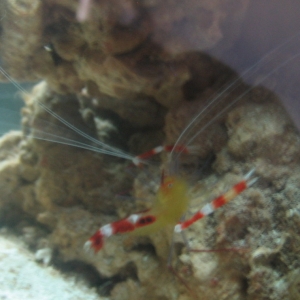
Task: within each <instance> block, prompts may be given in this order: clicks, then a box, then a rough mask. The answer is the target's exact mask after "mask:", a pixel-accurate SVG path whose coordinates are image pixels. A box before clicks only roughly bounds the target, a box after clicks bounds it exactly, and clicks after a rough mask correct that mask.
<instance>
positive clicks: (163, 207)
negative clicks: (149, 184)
mask: <svg viewBox="0 0 300 300" xmlns="http://www.w3.org/2000/svg"><path fill="white" fill-rule="evenodd" d="M188 203H189V198H188V185H187V182H186V181H185V180H184V179H182V178H178V177H175V176H167V177H165V178H164V181H163V183H162V184H161V185H160V187H159V190H158V192H157V194H156V198H155V201H154V204H153V207H152V208H151V209H150V210H149V211H147V212H146V213H144V214H143V215H144V216H154V217H155V218H156V220H155V222H153V223H152V224H149V225H148V226H145V227H140V228H137V229H135V230H134V231H132V232H131V234H133V235H148V234H151V233H154V232H156V231H158V230H160V229H162V228H164V227H166V226H168V225H172V226H174V225H176V224H177V223H178V222H179V220H180V217H182V215H183V214H184V213H185V212H186V210H187V208H188Z"/></svg>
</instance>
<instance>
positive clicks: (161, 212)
mask: <svg viewBox="0 0 300 300" xmlns="http://www.w3.org/2000/svg"><path fill="white" fill-rule="evenodd" d="M282 46H286V45H285V44H283V45H282ZM277 50H278V49H277ZM279 50H280V49H279ZM275 52H276V51H275ZM297 55H299V54H297ZM295 57H296V56H293V57H291V59H290V61H292V59H293V58H295ZM266 58H267V59H269V58H272V57H271V56H270V55H269V56H267V57H266ZM288 62H289V61H286V62H285V63H288ZM261 63H263V64H264V63H265V61H264V60H262V62H260V63H259V64H261ZM259 64H258V66H259ZM256 67H257V66H256ZM278 68H280V66H279V67H278ZM254 69H255V68H253V69H250V70H248V71H247V72H246V74H245V75H246V76H249V77H251V76H252V75H253V76H255V74H256V70H254ZM253 70H254V71H253ZM275 71H276V70H274V69H273V70H272V72H275ZM2 72H3V73H4V74H5V72H4V70H2ZM6 75H7V76H8V74H6ZM269 75H270V73H268V74H266V75H265V77H263V78H262V79H260V82H258V83H261V82H263V80H264V79H265V78H266V77H268V76H269ZM8 78H9V79H10V80H11V81H12V79H11V78H10V77H9V76H8ZM240 87H241V82H240V81H239V80H237V81H233V83H232V84H229V86H228V87H227V89H225V90H224V91H223V92H220V94H219V96H218V97H216V98H213V99H212V100H209V101H208V104H207V106H205V107H204V109H201V111H200V112H199V113H197V114H196V116H195V117H194V118H192V121H191V122H190V123H188V125H187V127H185V130H183V131H182V135H180V137H179V138H178V136H177V137H176V140H175V143H174V144H173V145H172V146H162V147H158V148H155V149H154V150H152V151H150V152H146V153H145V154H142V155H139V156H132V155H129V154H127V153H125V152H123V151H121V150H119V149H117V148H115V147H111V146H109V145H108V144H107V143H102V142H99V141H98V140H95V139H93V138H91V137H90V136H87V135H86V134H85V133H84V132H82V131H81V130H79V129H78V128H77V127H76V126H74V125H73V124H71V123H69V122H68V121H66V120H65V119H63V118H62V117H61V116H60V115H58V114H57V113H56V112H53V111H52V110H50V109H49V108H48V107H47V106H45V105H44V104H43V103H42V102H41V103H39V105H40V106H41V108H42V109H43V110H45V111H46V112H47V113H49V114H50V115H51V116H53V117H54V118H55V119H57V120H58V121H59V122H62V123H63V124H65V125H66V126H67V127H68V128H69V129H70V130H72V131H74V130H75V131H76V132H77V133H78V134H79V135H83V136H84V137H85V138H87V139H89V140H90V141H91V142H92V143H93V144H98V145H100V146H101V147H102V148H101V149H100V150H97V147H96V146H90V145H87V144H83V143H82V142H78V141H76V140H75V141H73V140H70V139H69V138H66V137H64V136H55V135H53V134H51V133H48V134H47V133H46V134H45V132H39V131H38V130H36V131H35V132H33V137H35V138H38V139H45V140H48V141H53V142H58V143H64V144H67V145H72V146H77V147H82V148H87V149H90V150H97V151H99V152H100V153H103V154H105V155H112V156H116V157H119V158H124V159H127V160H129V161H130V162H131V163H135V164H136V165H140V164H141V162H144V160H145V159H146V158H148V156H152V155H154V154H157V153H158V152H160V151H167V152H171V155H170V158H169V159H170V161H169V162H168V163H167V164H168V167H167V168H165V172H166V175H163V176H162V180H161V183H160V185H159V189H158V192H157V195H156V198H155V202H154V204H153V207H152V208H150V210H149V211H147V212H144V213H141V214H133V215H130V216H129V217H127V218H124V219H121V221H114V222H111V223H108V224H109V225H104V227H101V228H100V231H98V232H96V234H95V235H94V236H92V237H91V238H90V240H89V241H88V242H87V243H86V244H85V246H86V248H89V249H90V248H92V249H93V250H95V251H98V250H101V248H102V247H103V239H102V238H105V237H108V236H111V235H113V234H115V233H128V232H132V233H133V234H134V233H135V234H137V235H148V234H151V233H152V232H154V231H156V230H158V229H161V228H162V227H165V226H166V225H169V224H170V225H172V226H175V227H174V228H173V229H174V230H175V231H176V232H181V231H182V230H183V229H185V227H189V226H190V225H191V224H192V223H193V222H194V221H197V220H198V219H200V218H202V217H204V216H206V215H208V214H210V213H212V212H214V211H215V210H216V209H217V208H218V207H221V206H222V205H224V204H225V203H226V202H229V201H230V200H232V199H234V198H235V196H237V195H238V194H239V193H241V192H242V191H244V190H245V189H246V188H247V187H248V186H250V185H252V184H253V183H254V182H255V180H256V177H255V176H256V175H254V176H253V177H252V175H253V172H254V168H255V170H256V171H255V172H257V173H258V174H259V176H260V177H261V175H262V173H263V172H262V171H261V169H260V168H262V167H261V166H259V161H256V163H254V162H253V159H251V155H252V153H254V152H258V153H259V151H260V146H261V145H258V146H257V147H256V145H254V146H253V145H252V144H251V143H250V146H251V152H250V155H249V156H250V158H249V160H248V163H247V165H246V166H243V167H239V168H238V170H237V171H235V172H236V173H239V175H240V176H241V177H242V178H243V179H241V180H240V181H239V180H238V181H236V182H235V184H233V185H232V187H231V188H229V190H228V192H226V191H223V192H224V193H223V194H221V196H219V197H217V198H216V199H215V200H213V201H212V202H210V203H209V204H205V206H204V207H203V208H202V209H200V210H199V209H197V210H198V211H197V212H196V214H194V215H193V216H192V217H191V218H187V220H180V217H181V214H182V213H183V212H184V211H185V210H186V209H187V208H188V202H189V200H190V199H189V198H188V197H187V189H188V187H187V181H186V180H185V179H184V178H181V177H180V176H179V175H178V173H177V171H176V164H177V162H178V160H179V158H180V157H181V156H182V153H184V152H187V153H188V152H189V153H190V154H194V153H195V152H196V151H197V146H194V144H193V140H195V139H196V138H197V137H198V135H200V134H201V133H202V132H203V131H204V130H205V129H206V128H209V127H210V126H211V125H212V124H214V123H215V122H217V120H218V118H219V117H221V116H223V115H224V113H225V112H227V111H228V110H229V109H230V108H231V107H233V106H234V105H235V104H237V103H238V102H241V101H243V99H242V98H243V97H244V96H245V95H248V94H249V93H250V92H251V91H252V87H249V86H246V87H245V89H242V93H240V91H238V96H235V97H234V100H231V101H229V102H224V101H223V99H224V98H223V96H224V95H225V94H226V93H233V92H234V91H235V89H237V88H240ZM267 94H268V93H267ZM268 96H270V95H268ZM215 106H217V107H219V106H221V107H222V109H219V113H217V114H216V115H215V116H213V117H210V120H209V121H208V122H207V123H206V125H205V126H202V125H201V130H199V131H197V130H196V131H193V130H191V131H189V130H190V128H192V127H194V126H196V125H198V123H199V122H200V121H201V120H203V117H205V116H207V115H209V114H208V111H209V109H210V107H215ZM246 108H248V107H247V106H246ZM237 109H239V108H237ZM242 111H243V112H245V109H242ZM252 112H253V111H251V113H252ZM245 113H247V111H246V112H245ZM281 113H282V112H281V111H280V112H279V115H280V114H281ZM236 115H237V113H236V111H234V112H233V113H232V114H231V116H230V118H229V120H228V123H229V124H231V125H232V126H234V125H236V124H237V123H239V120H238V118H237V117H236ZM276 116H277V115H276ZM250 119H251V118H250ZM255 122H256V123H260V122H259V121H258V120H255ZM286 124H288V123H286ZM288 126H290V125H288ZM237 127H238V126H237ZM250 133H252V132H250ZM250 135H251V134H250ZM242 137H243V138H249V137H248V136H247V135H245V134H242ZM250 138H251V136H250ZM252 141H253V139H252ZM248 145H249V144H248ZM267 146H269V147H271V146H272V145H267ZM246 147H247V143H246ZM255 147H256V148H255ZM240 148H241V149H239V150H240V151H241V152H238V150H236V148H235V150H232V152H234V151H236V157H238V159H237V160H239V161H241V157H243V155H245V149H244V145H243V147H242V146H240ZM267 149H270V148H267ZM248 150H249V148H248ZM240 153H242V154H240ZM222 155H224V156H226V155H228V153H225V154H224V152H222V151H221V153H220V155H219V157H218V158H217V159H218V166H219V169H221V170H222V168H221V167H220V165H222V162H221V160H222ZM269 159H270V160H272V159H273V157H272V155H271V153H270V157H269ZM283 159H284V158H283ZM224 161H225V159H224ZM251 162H252V163H251ZM263 164H266V163H265V162H264V161H263ZM174 165H175V166H174ZM267 167H270V166H267ZM223 168H224V169H223V170H225V171H230V167H226V166H225V167H223ZM250 170H251V171H250ZM269 176H271V175H269ZM266 177H267V176H266V175H265V178H266ZM170 196H171V197H170ZM252 199H254V200H256V201H257V202H259V200H260V196H259V195H257V194H256V195H255V194H253V193H252ZM172 201H178V203H179V204H180V205H178V206H175V205H174V206H173V202H172ZM171 202H172V203H171ZM170 203H171V204H170ZM240 203H241V202H240ZM260 205H263V204H262V203H260ZM246 208H247V211H245V210H246ZM248 208H251V203H250V202H249V201H248V202H247V205H246V204H245V206H244V205H243V203H242V204H241V205H240V206H239V209H240V210H241V211H243V209H245V210H244V211H243V212H244V214H241V215H239V216H238V217H236V216H234V215H233V216H230V218H227V219H226V220H227V223H229V228H230V226H231V227H234V226H235V223H234V221H235V220H238V224H239V225H240V224H242V221H243V218H244V217H245V218H246V217H247V214H249V209H248ZM239 218H240V219H239ZM248 220H249V219H246V221H248ZM178 221H179V223H178ZM210 221H211V220H210ZM101 223H102V221H101ZM101 225H102V224H101ZM245 227H246V225H245V224H244V228H245ZM219 230H220V232H221V233H222V228H221V229H219ZM235 232H236V231H235ZM243 234H244V232H243V230H241V232H238V233H237V237H238V238H240V239H242V238H241V236H243ZM223 235H226V230H223ZM228 236H229V234H228ZM248 236H249V235H248ZM226 238H227V236H226ZM249 239H251V237H249ZM246 246H247V245H246ZM103 250H104V251H105V246H104V247H103ZM200 250H201V249H200ZM101 252H102V251H100V253H101ZM104 255H105V254H104ZM106 255H107V253H106ZM96 259H97V258H95V260H96ZM234 266H235V267H236V265H234ZM237 269H238V268H237ZM245 270H246V268H243V270H242V271H241V273H243V272H245ZM229 273H230V272H229ZM234 276H235V275H233V276H232V277H234ZM221 279H223V278H221ZM218 281H219V282H220V281H221V280H219V278H217V279H216V280H214V282H218ZM192 288H194V285H193V287H192ZM195 288H196V289H198V287H197V286H196V285H195ZM199 289H200V287H199ZM205 289H208V288H207V287H205ZM224 289H225V288H224ZM220 291H222V288H219V289H218V292H217V295H219V293H220ZM209 293H210V294H211V293H212V291H210V292H209ZM209 293H208V294H209Z"/></svg>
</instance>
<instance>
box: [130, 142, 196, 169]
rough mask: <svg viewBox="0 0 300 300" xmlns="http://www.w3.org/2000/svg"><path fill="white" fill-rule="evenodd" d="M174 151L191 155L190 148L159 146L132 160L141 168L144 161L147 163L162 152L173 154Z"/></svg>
mask: <svg viewBox="0 0 300 300" xmlns="http://www.w3.org/2000/svg"><path fill="white" fill-rule="evenodd" d="M172 151H175V152H177V153H183V154H189V153H190V150H189V147H187V146H182V145H176V146H173V145H165V146H158V147H155V148H153V149H151V150H149V151H147V152H145V153H142V154H140V155H138V156H135V157H134V158H133V159H132V163H133V164H134V165H135V166H137V167H140V166H141V165H142V163H143V161H145V160H146V159H148V158H150V157H152V156H154V155H156V154H159V153H161V152H172Z"/></svg>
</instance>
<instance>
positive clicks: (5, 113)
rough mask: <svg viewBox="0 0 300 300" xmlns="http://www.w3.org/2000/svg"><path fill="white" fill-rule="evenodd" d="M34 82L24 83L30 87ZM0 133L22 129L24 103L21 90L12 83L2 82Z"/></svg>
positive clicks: (0, 88)
mask: <svg viewBox="0 0 300 300" xmlns="http://www.w3.org/2000/svg"><path fill="white" fill-rule="evenodd" d="M31 86H32V84H29V83H24V84H22V87H24V88H25V89H29V88H30V87H31ZM0 91H1V92H0V135H3V134H5V133H6V132H8V131H10V130H20V129H21V108H22V106H23V105H24V103H23V101H22V99H21V94H20V91H19V90H18V89H17V88H16V87H15V86H14V85H13V84H10V83H0Z"/></svg>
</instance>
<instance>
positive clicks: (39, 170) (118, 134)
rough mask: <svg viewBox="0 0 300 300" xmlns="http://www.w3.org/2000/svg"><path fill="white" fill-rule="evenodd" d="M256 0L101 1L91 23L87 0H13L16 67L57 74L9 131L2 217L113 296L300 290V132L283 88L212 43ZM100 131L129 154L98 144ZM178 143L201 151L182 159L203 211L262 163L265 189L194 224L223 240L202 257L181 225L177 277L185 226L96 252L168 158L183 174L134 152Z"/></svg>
mask: <svg viewBox="0 0 300 300" xmlns="http://www.w3.org/2000/svg"><path fill="white" fill-rule="evenodd" d="M179 2H180V5H179V4H178V3H179ZM248 2H249V1H242V0H240V1H238V0H235V1H220V0H215V1H204V0H203V1H198V0H197V1H196V0H195V1H175V0H168V1H155V0H154V1H148V0H144V1H131V0H126V1H125V0H122V1H120V0H115V1H93V2H92V4H91V5H92V6H91V9H90V11H89V13H88V15H87V17H86V19H85V20H78V18H77V17H76V11H77V8H78V1H75V0H63V1H54V0H45V1H29V0H27V1H25V0H23V1H18V0H14V1H8V0H7V1H4V0H2V1H1V6H2V7H3V8H4V9H5V11H6V16H5V17H3V18H2V19H1V20H0V21H1V47H0V51H1V56H2V60H3V63H4V68H5V70H6V71H7V72H8V73H9V74H11V76H13V77H14V78H16V79H20V80H36V79H43V82H41V83H39V84H37V85H36V86H35V87H34V89H33V90H32V92H31V93H29V94H27V95H24V99H25V103H26V106H25V107H24V108H23V111H22V113H23V119H22V125H23V133H22V134H21V133H9V134H7V135H6V136H4V137H2V139H1V140H0V187H1V196H0V216H1V222H2V225H3V224H4V225H6V226H11V227H13V228H15V230H16V232H17V233H18V234H19V235H20V236H21V237H22V240H23V241H24V242H25V243H26V244H28V245H29V247H30V248H31V249H32V250H33V251H35V253H36V256H35V257H36V259H37V260H41V261H42V262H43V263H44V264H48V263H50V264H51V262H55V261H60V263H61V264H62V262H65V263H68V262H74V261H79V262H80V263H83V264H85V265H88V266H92V267H93V268H94V269H95V270H97V273H98V276H99V278H100V283H99V282H97V289H98V291H99V293H102V294H105V295H109V296H110V299H114V300H117V299H120V300H121V299H122V300H126V299H132V300H134V299H143V298H145V297H146V298H147V299H159V300H167V299H174V300H175V299H179V300H188V299H193V298H194V299H195V298H196V299H197V298H199V299H221V300H222V299H223V300H225V299H226V300H227V299H230V300H244V299H247V300H251V299H271V300H277V299H278V300H279V299H293V298H294V299H296V298H297V293H299V291H298V289H297V285H298V281H297V276H298V274H299V272H298V271H297V269H299V263H298V259H297V257H298V254H299V243H300V240H299V238H298V237H299V232H298V231H299V229H298V228H299V226H298V225H299V224H298V223H299V205H298V204H297V199H298V196H299V171H300V170H299V159H300V156H299V150H298V149H299V143H300V139H299V135H298V133H297V131H296V129H295V128H294V126H293V124H292V122H291V120H290V119H289V117H288V115H287V114H286V112H285V111H284V109H283V108H282V106H281V104H280V101H279V98H278V96H276V95H275V94H274V93H273V92H271V91H269V90H268V89H266V88H264V87H261V86H260V87H253V86H251V85H249V84H247V83H245V82H243V81H242V79H240V78H239V77H238V75H237V74H236V73H235V72H234V71H233V70H232V69H230V68H229V67H228V66H226V65H225V64H223V63H221V62H220V61H218V60H217V59H214V58H212V57H210V56H209V55H207V54H204V53H202V52H201V50H212V51H216V48H217V47H218V45H219V44H221V46H220V47H219V49H218V51H217V52H219V53H223V52H225V50H226V49H228V47H230V45H232V44H233V43H234V42H235V41H236V39H237V38H238V35H239V32H240V30H241V22H242V20H243V16H244V14H245V12H246V11H247V7H248ZM200 16H201V17H200ZM232 28H234V30H233V29H232ZM187 33H188V34H187ZM221 41H222V43H221ZM20 45H21V46H20ZM257 77H259V76H258V74H257ZM254 79H256V78H254ZM258 79H259V78H258ZM231 82H235V84H234V85H233V86H231V87H232V88H228V89H226V90H225V91H224V92H222V93H221V92H220V90H221V89H222V88H223V87H224V86H225V87H228V84H229V83H231ZM213 99H215V102H212V100H213ZM218 99H219V100H218ZM45 108H46V109H45ZM203 109H208V110H207V111H205V114H203V116H202V115H199V113H200V112H201V111H203ZM49 111H50V112H51V113H49ZM56 116H59V117H60V118H62V119H63V120H66V121H67V122H69V123H70V124H71V125H72V126H74V127H76V128H77V129H79V130H81V131H82V132H84V133H86V135H87V136H89V137H91V138H92V139H87V138H84V137H82V136H80V134H78V132H77V133H76V132H75V131H74V130H73V129H72V128H70V127H68V126H65V125H64V124H63V123H62V122H61V121H60V120H59V119H58V118H57V117H56ZM195 116H197V117H196V119H195V121H194V122H193V123H192V124H191V125H192V126H190V127H188V128H187V127H186V126H187V125H188V124H190V122H191V120H192V119H193V118H194V117H195ZM184 130H186V131H184ZM183 132H184V134H183V137H180V138H179V136H180V135H181V133H183ZM178 138H179V140H178ZM53 141H56V143H53ZM97 141H98V142H97ZM99 141H100V142H102V143H104V144H105V145H112V147H114V149H115V150H114V151H116V149H118V151H120V156H121V157H112V156H109V155H103V154H102V153H101V151H99V152H100V153H96V152H91V151H87V150H85V149H84V148H85V147H94V149H96V148H97V147H98V146H99ZM176 141H178V142H179V143H180V144H186V145H188V146H191V149H192V154H193V157H192V158H190V157H184V155H176V154H175V155H173V156H172V157H171V159H172V163H174V164H176V167H178V168H179V170H178V174H179V175H182V176H185V177H186V179H187V181H188V182H189V183H191V187H190V191H189V192H190V198H191V212H192V211H195V210H196V209H197V208H199V207H201V205H202V204H203V203H206V202H207V200H208V199H207V197H208V196H209V197H214V196H218V195H219V194H221V193H223V192H224V191H226V190H227V189H228V188H230V187H231V186H232V185H234V184H235V183H236V182H238V181H239V180H240V179H241V176H242V175H244V174H245V173H246V172H248V171H249V170H251V169H253V168H255V174H256V175H255V176H257V177H258V180H257V182H256V183H255V185H253V186H252V187H250V188H249V189H248V190H246V191H245V192H244V193H243V194H242V195H240V196H239V197H237V198H236V199H235V200H234V201H233V202H232V203H230V204H228V205H226V206H225V207H224V208H222V209H221V210H219V211H216V213H214V214H213V215H212V216H210V217H208V218H206V219H204V220H202V221H200V222H197V223H195V224H194V225H193V226H192V227H191V228H190V229H189V230H188V231H187V233H186V239H187V240H188V241H189V243H190V246H191V247H192V248H193V249H215V250H216V251H210V252H205V253H203V252H202V253H201V251H199V252H189V251H187V250H188V249H187V247H186V246H185V245H184V243H183V240H182V237H181V236H179V235H178V236H177V235H175V237H174V248H173V257H172V266H173V268H174V270H175V272H174V273H176V275H177V276H176V275H175V274H174V273H173V272H171V271H170V270H169V269H168V268H167V261H168V255H169V249H170V245H171V244H172V242H171V240H172V237H171V234H172V228H166V230H162V231H160V232H158V233H157V234H153V235H150V236H147V237H136V236H134V235H128V236H127V235H125V236H113V237H112V238H110V239H108V240H107V241H106V243H105V246H104V249H103V250H102V251H101V252H100V253H99V254H97V255H94V254H93V253H86V252H85V251H84V250H83V244H84V242H85V241H86V240H87V238H88V237H89V236H90V235H91V234H92V233H93V232H94V231H95V230H96V229H97V228H98V227H99V226H100V225H104V224H106V223H109V222H112V221H115V220H117V219H119V218H123V217H125V216H127V215H128V214H130V213H133V212H136V211H142V210H144V209H146V208H148V207H151V201H152V200H153V198H154V197H155V191H156V189H157V187H158V185H159V180H160V170H159V168H158V167H157V165H159V166H160V167H161V168H165V169H166V170H167V171H168V170H169V169H168V168H167V167H166V166H169V165H170V164H169V161H168V158H167V157H166V156H165V155H162V157H161V158H157V164H156V165H155V164H153V165H152V164H150V165H149V166H146V167H145V168H144V169H142V170H133V169H132V168H130V162H127V161H124V160H123V159H122V155H125V154H124V153H128V152H129V153H132V154H137V153H140V152H143V151H146V150H149V148H151V147H153V146H156V145H159V144H161V143H164V144H172V143H175V142H176ZM97 143H98V144H97ZM72 145H75V146H79V148H76V147H72ZM80 147H81V148H80ZM82 148H83V149H82ZM102 149H103V147H102ZM104 150H106V151H109V150H110V149H108V148H107V147H105V146H104ZM203 162H206V163H204V167H203V169H204V170H203V172H202V175H199V174H198V173H199V172H198V169H199V164H201V163H203ZM177 165H178V166H177ZM128 170H129V171H128ZM132 175H133V176H132ZM128 190H130V191H131V195H133V196H135V199H133V197H124V196H122V195H120V193H122V192H124V191H128ZM141 199H142V200H141ZM145 200H146V201H145ZM188 213H190V212H188ZM79 269H80V270H82V268H79Z"/></svg>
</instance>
